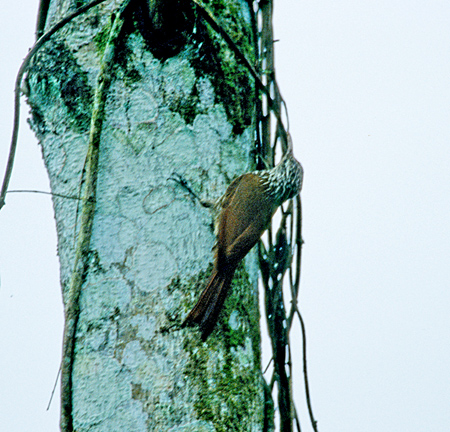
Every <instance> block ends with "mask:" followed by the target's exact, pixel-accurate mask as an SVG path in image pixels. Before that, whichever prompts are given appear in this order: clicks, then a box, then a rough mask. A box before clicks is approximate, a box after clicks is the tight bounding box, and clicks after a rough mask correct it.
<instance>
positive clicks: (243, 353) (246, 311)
mask: <svg viewBox="0 0 450 432" xmlns="http://www.w3.org/2000/svg"><path fill="white" fill-rule="evenodd" d="M249 288H250V285H249V278H248V274H247V272H246V270H245V268H244V265H243V264H242V265H240V266H239V269H238V270H237V272H236V275H235V278H234V279H233V283H232V288H231V293H230V295H229V297H228V298H227V300H226V302H225V306H224V310H223V311H222V313H221V316H220V318H219V322H218V324H217V328H216V329H215V330H214V331H213V333H212V334H211V335H210V336H209V338H208V339H207V341H206V342H204V343H203V342H201V340H200V335H199V333H198V331H197V330H192V329H188V332H187V334H186V339H185V350H186V351H187V352H188V355H189V360H188V363H187V365H186V368H185V375H186V377H187V378H188V380H189V381H190V382H192V383H193V384H194V385H195V388H196V391H197V396H196V398H195V402H194V408H195V410H196V413H197V416H198V419H200V420H205V421H208V422H211V423H212V425H213V426H214V428H215V430H216V431H218V432H226V431H243V430H252V426H253V427H254V425H255V424H260V425H261V428H262V425H263V422H264V421H263V416H264V399H263V382H262V377H261V371H260V335H259V312H258V308H257V307H255V299H254V296H253V294H252V293H250V292H249V291H250V289H249ZM231 314H234V315H235V316H237V318H236V320H235V321H234V323H233V319H232V317H231Z"/></svg>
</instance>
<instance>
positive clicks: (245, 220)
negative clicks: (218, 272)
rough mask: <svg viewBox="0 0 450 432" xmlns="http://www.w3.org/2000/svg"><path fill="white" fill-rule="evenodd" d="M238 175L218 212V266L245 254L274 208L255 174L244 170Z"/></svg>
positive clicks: (228, 263) (265, 226) (266, 222)
mask: <svg viewBox="0 0 450 432" xmlns="http://www.w3.org/2000/svg"><path fill="white" fill-rule="evenodd" d="M238 179H239V182H236V184H235V185H233V184H232V185H233V190H232V193H229V194H227V196H226V197H225V199H224V202H223V203H222V211H221V213H220V216H219V230H218V242H217V243H218V245H220V247H219V250H218V251H217V253H218V259H219V263H218V264H219V265H220V266H236V265H237V264H238V262H239V261H240V260H241V259H242V258H244V256H245V255H246V254H247V253H248V252H249V251H250V249H251V248H252V247H253V246H254V245H255V244H256V243H257V241H258V240H259V239H260V238H261V235H262V234H263V232H264V231H265V230H266V229H267V226H268V224H269V221H270V219H271V217H272V215H273V211H274V205H273V203H272V202H270V201H269V200H268V199H267V197H266V194H264V193H263V190H262V188H261V187H260V181H261V180H260V178H259V177H258V176H256V175H254V174H247V175H245V176H242V177H240V178H238ZM236 180H237V179H236ZM230 187H231V185H230ZM227 192H228V191H227Z"/></svg>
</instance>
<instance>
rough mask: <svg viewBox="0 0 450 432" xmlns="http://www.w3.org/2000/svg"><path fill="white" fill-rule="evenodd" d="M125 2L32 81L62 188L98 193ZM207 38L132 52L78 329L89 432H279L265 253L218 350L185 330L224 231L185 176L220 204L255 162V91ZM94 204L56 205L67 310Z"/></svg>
mask: <svg viewBox="0 0 450 432" xmlns="http://www.w3.org/2000/svg"><path fill="white" fill-rule="evenodd" d="M69 3H70V2H68V1H59V2H51V4H50V9H49V17H48V18H47V27H48V26H49V25H51V23H54V22H56V21H57V20H58V19H60V18H61V17H63V16H65V15H66V14H67V12H68V7H69V6H70V4H69ZM78 3H79V2H78ZM119 3H120V2H119V1H116V2H107V3H104V4H103V5H102V6H100V7H98V8H96V9H93V10H92V11H90V12H89V13H88V14H86V15H84V16H82V17H80V18H78V19H77V20H76V21H75V22H74V23H73V24H69V25H68V26H67V28H65V29H64V30H63V31H62V32H60V33H59V34H58V36H57V37H55V38H53V39H52V41H51V42H50V43H49V44H48V45H47V46H46V47H45V48H44V49H43V50H42V52H41V53H40V54H39V55H38V56H37V59H36V61H35V62H34V66H33V68H32V69H31V71H30V73H29V75H28V80H27V83H28V91H27V93H28V101H29V103H30V105H31V107H32V118H31V123H32V126H33V129H34V130H35V131H36V134H37V136H38V138H39V140H40V143H41V145H42V150H43V155H44V159H45V164H46V167H47V170H48V173H49V177H50V183H51V188H52V191H53V192H55V193H58V194H62V195H70V196H73V195H78V194H79V192H80V190H81V188H82V179H83V167H84V162H85V158H86V152H87V148H88V135H89V125H90V118H91V108H92V97H93V94H94V91H95V86H96V79H97V74H98V71H99V68H100V64H99V62H100V59H101V57H102V50H103V48H104V45H103V42H104V39H105V34H107V33H108V31H109V29H110V15H111V12H112V11H113V10H115V9H116V8H117V5H118V4H119ZM224 3H226V5H225V9H224V10H222V11H221V15H219V16H218V18H220V19H221V20H223V22H224V23H225V24H226V25H227V28H228V30H229V31H231V32H232V33H234V36H235V37H237V38H238V41H237V42H239V43H240V46H241V47H242V48H243V52H244V53H245V54H246V55H247V56H252V55H254V53H253V42H252V37H253V36H252V32H253V28H252V22H251V20H250V16H251V11H250V7H249V5H248V4H247V2H245V1H242V0H241V1H239V0H234V1H230V0H228V1H226V2H225V1H224ZM219 10H221V9H220V8H219V7H218V8H217V9H216V10H215V11H214V10H213V11H212V12H216V13H219V12H218V11H219ZM200 28H201V31H204V32H206V33H205V34H206V35H207V36H208V39H207V40H205V41H204V42H203V44H199V43H197V42H198V41H196V39H195V37H193V39H192V40H190V41H188V43H187V44H186V45H185V46H182V47H181V48H180V50H179V52H177V53H175V54H174V55H171V56H168V57H167V58H165V59H164V58H163V59H161V58H156V57H155V56H154V55H153V54H152V51H151V50H150V49H149V48H148V45H146V44H145V41H144V39H143V37H142V36H141V34H140V33H139V32H138V31H137V30H131V34H129V35H127V37H126V38H125V40H124V44H123V46H121V47H119V56H118V58H117V65H116V67H115V68H114V74H113V76H114V79H113V81H112V82H111V85H110V87H109V91H108V92H107V100H106V111H105V115H104V121H103V127H102V135H101V143H100V154H99V169H98V183H97V201H96V207H95V216H94V219H93V228H92V237H91V241H90V246H89V269H88V272H87V275H86V278H85V279H84V282H83V285H82V291H81V298H80V318H79V322H78V325H77V333H76V345H75V359H74V368H73V397H72V401H73V412H72V414H73V424H74V429H75V430H77V431H78V432H82V431H90V432H94V431H95V432H97V431H98V432H100V431H108V432H113V431H120V432H123V431H127V432H133V431H233V430H236V431H262V430H263V425H264V405H265V402H264V386H263V380H262V376H261V371H260V333H259V313H258V294H257V261H256V257H255V254H253V253H252V254H250V255H249V256H248V258H247V259H246V260H245V263H244V265H243V266H242V267H240V268H239V270H238V272H237V273H236V276H235V282H234V284H233V290H232V294H231V296H230V298H229V299H228V301H227V306H226V310H225V311H224V314H223V316H222V319H221V320H220V322H219V325H218V329H217V330H216V331H215V332H214V333H213V334H212V335H211V337H210V338H209V339H208V340H207V342H206V343H202V342H201V341H200V338H199V334H198V332H197V331H196V330H195V329H192V328H189V329H183V330H180V329H179V324H180V323H181V321H182V319H183V318H184V316H185V315H186V314H187V312H188V310H189V309H190V307H192V305H193V304H194V303H195V301H196V298H197V296H198V294H199V293H200V291H201V289H202V287H203V286H204V282H205V281H206V279H207V277H208V273H209V271H210V269H211V263H212V259H213V254H212V250H211V249H212V247H213V243H214V234H213V230H212V215H211V214H210V213H209V211H208V210H206V209H204V208H203V207H201V206H200V205H199V204H198V203H197V202H195V201H193V200H192V199H191V198H190V197H189V195H188V194H187V193H186V192H185V191H184V190H183V189H182V188H181V187H180V186H179V185H177V184H176V183H175V182H173V181H171V180H169V177H170V176H171V175H172V174H173V173H174V172H176V173H178V174H180V175H182V176H183V177H184V178H185V179H187V180H188V181H189V182H190V183H191V185H192V187H193V188H194V189H195V190H196V191H197V192H198V193H199V194H200V195H201V196H202V198H206V199H215V198H217V197H219V196H220V195H221V194H222V193H223V192H224V190H225V188H226V186H227V185H228V184H229V182H230V181H231V180H232V179H234V178H235V177H236V176H237V175H239V174H241V173H243V172H245V171H248V170H250V169H252V168H253V165H252V152H253V150H254V129H255V119H254V115H253V112H254V109H253V104H254V83H253V82H252V79H251V78H250V76H249V74H248V73H247V72H246V71H245V68H243V67H241V66H238V65H237V62H236V60H235V58H234V55H233V54H232V53H231V50H230V49H229V48H228V47H227V46H226V44H225V43H224V42H223V40H221V38H220V36H219V35H217V34H215V33H214V32H213V31H212V30H211V29H210V28H209V27H208V26H206V24H205V23H197V24H196V31H197V32H198V31H200V30H199V29H200ZM208 41H209V42H211V41H213V43H214V46H212V45H211V46H210V47H208V46H206V45H205V44H207V43H208ZM211 59H213V60H214V62H215V66H217V67H219V68H221V70H220V69H217V70H215V69H214V67H213V66H214V65H213V64H212V63H211ZM252 60H253V59H252ZM222 76H223V79H222V78H220V77H222ZM79 205H80V203H79V201H76V200H72V199H64V198H59V197H54V210H55V218H56V224H57V232H58V253H59V258H60V265H61V285H62V290H63V294H64V300H65V302H66V303H67V300H68V299H67V287H68V285H69V283H70V279H71V277H72V270H73V266H74V254H75V247H76V236H77V231H78V229H79V226H77V224H78V225H79V222H80V220H79V217H77V214H78V213H77V209H78V207H79Z"/></svg>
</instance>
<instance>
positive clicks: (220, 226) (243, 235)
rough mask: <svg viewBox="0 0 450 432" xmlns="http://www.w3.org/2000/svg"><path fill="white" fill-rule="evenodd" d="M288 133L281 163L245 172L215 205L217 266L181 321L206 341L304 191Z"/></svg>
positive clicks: (300, 171) (300, 167)
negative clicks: (247, 269)
mask: <svg viewBox="0 0 450 432" xmlns="http://www.w3.org/2000/svg"><path fill="white" fill-rule="evenodd" d="M286 136H287V144H288V145H287V151H286V153H285V154H284V155H283V157H282V158H281V160H280V162H279V163H278V164H277V165H276V166H275V167H273V168H271V169H266V170H259V171H252V172H248V173H245V174H242V175H240V176H239V177H237V178H236V179H235V180H233V181H232V182H231V183H230V185H229V186H228V188H227V190H226V191H225V193H224V194H223V196H222V197H221V198H219V200H217V202H216V203H215V208H216V211H217V218H216V243H215V247H214V251H215V252H214V267H213V270H212V272H211V275H210V277H209V280H208V282H207V284H206V288H205V289H204V290H203V292H202V293H201V294H200V297H199V299H198V301H197V303H196V304H195V306H194V307H193V308H192V310H191V311H190V312H189V313H188V315H187V316H186V318H185V320H184V321H183V323H182V325H181V326H182V327H186V326H189V327H191V326H194V325H198V327H199V330H200V333H201V339H202V340H203V341H205V340H206V339H207V338H208V336H209V335H210V334H211V332H212V331H213V329H214V327H215V325H216V323H217V321H218V318H219V314H220V311H221V309H222V307H223V304H224V302H225V299H226V297H227V295H228V293H229V291H230V286H231V282H232V279H233V276H234V273H235V271H236V268H237V266H238V264H239V263H240V261H242V259H243V258H244V257H245V256H246V255H247V253H248V252H249V251H250V250H251V249H252V248H253V246H255V244H256V243H257V242H258V241H259V239H260V238H261V236H262V235H263V233H264V231H265V230H266V229H267V228H268V227H269V224H270V221H271V219H272V216H273V215H274V213H275V212H276V210H277V209H278V207H280V206H281V204H283V203H284V202H285V201H287V200H288V199H291V198H294V197H295V196H297V195H298V194H299V193H300V190H301V188H302V183H303V168H302V166H301V164H300V162H299V161H298V160H297V159H295V157H294V154H293V149H292V139H291V137H290V134H289V133H287V135H286Z"/></svg>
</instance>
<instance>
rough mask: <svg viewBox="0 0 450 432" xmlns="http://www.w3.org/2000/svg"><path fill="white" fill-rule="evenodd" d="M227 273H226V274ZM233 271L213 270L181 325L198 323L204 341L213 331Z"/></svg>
mask: <svg viewBox="0 0 450 432" xmlns="http://www.w3.org/2000/svg"><path fill="white" fill-rule="evenodd" d="M227 273H228V274H227ZM233 274H234V272H231V275H230V274H229V272H221V273H219V272H218V271H217V270H214V271H213V273H212V274H211V277H210V278H209V281H208V284H207V285H206V288H205V289H204V290H203V292H202V293H201V295H200V298H199V299H198V301H197V303H196V305H195V306H194V307H193V308H192V310H191V311H190V312H189V314H188V316H187V317H186V319H185V320H184V322H183V324H182V325H181V326H182V327H185V326H190V325H193V324H198V326H199V327H200V332H201V334H202V340H203V341H205V340H206V339H207V338H208V336H209V335H210V334H211V332H212V331H213V329H214V327H215V325H216V323H217V320H218V318H219V313H220V311H221V309H222V306H223V304H224V302H225V299H226V297H227V294H228V291H229V288H230V285H231V280H232V279H233Z"/></svg>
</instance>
